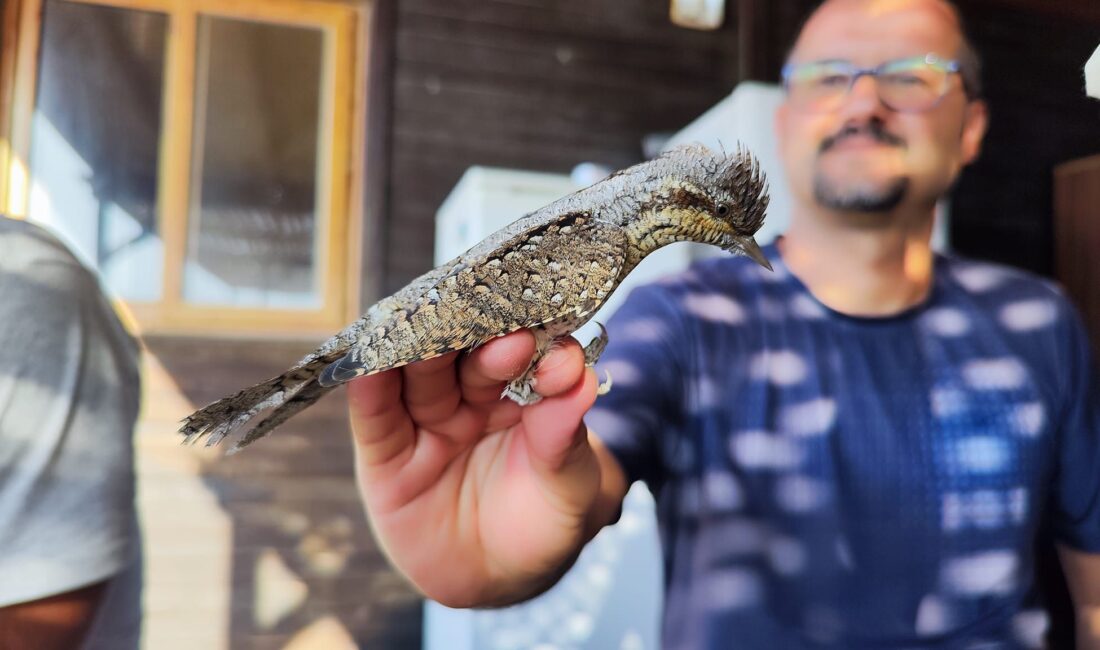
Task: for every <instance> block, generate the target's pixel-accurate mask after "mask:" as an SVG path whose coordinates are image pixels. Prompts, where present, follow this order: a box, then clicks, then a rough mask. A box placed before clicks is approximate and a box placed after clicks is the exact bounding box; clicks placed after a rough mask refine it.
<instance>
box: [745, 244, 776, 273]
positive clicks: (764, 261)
mask: <svg viewBox="0 0 1100 650" xmlns="http://www.w3.org/2000/svg"><path fill="white" fill-rule="evenodd" d="M740 243H741V250H743V251H745V255H748V256H749V257H750V258H752V261H754V262H756V263H757V264H759V265H760V266H763V267H764V268H766V269H768V270H769V271H771V270H772V264H771V262H769V261H768V258H767V257H765V256H764V251H762V250H760V244H757V243H756V240H755V239H753V238H752V237H744V238H741V239H740Z"/></svg>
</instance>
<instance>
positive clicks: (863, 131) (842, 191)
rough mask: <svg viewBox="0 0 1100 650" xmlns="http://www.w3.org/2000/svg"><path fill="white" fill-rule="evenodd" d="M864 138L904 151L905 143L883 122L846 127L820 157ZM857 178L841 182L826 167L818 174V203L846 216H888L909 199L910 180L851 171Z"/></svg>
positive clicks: (827, 143)
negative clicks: (846, 141) (906, 196)
mask: <svg viewBox="0 0 1100 650" xmlns="http://www.w3.org/2000/svg"><path fill="white" fill-rule="evenodd" d="M853 136H864V137H869V138H871V139H873V140H874V141H876V142H878V143H880V144H882V145H885V146H888V147H896V148H897V149H898V150H904V149H905V147H906V144H905V141H904V140H903V139H902V138H900V137H898V136H897V135H894V134H893V133H890V132H889V131H887V130H886V128H885V126H884V125H883V123H882V122H881V121H880V120H877V119H872V120H870V121H869V122H867V123H865V124H858V125H857V124H849V125H845V127H844V128H842V129H841V130H840V131H839V132H837V133H835V134H834V135H832V136H830V137H828V138H826V139H825V140H824V141H822V143H821V146H820V148H819V149H818V156H822V155H825V154H826V153H827V152H829V151H830V150H831V149H833V147H835V146H836V145H837V144H839V143H841V142H843V141H844V140H846V139H847V138H849V137H853ZM848 172H849V174H851V173H853V172H854V173H855V177H854V178H850V179H847V180H839V179H835V178H832V177H830V175H829V174H828V173H826V172H825V170H823V169H822V167H820V166H818V167H817V168H816V170H815V171H814V179H813V180H814V185H813V190H814V200H815V201H817V203H818V205H821V206H822V207H825V208H829V209H832V210H839V211H844V212H888V211H890V210H893V209H894V208H896V207H897V206H898V204H900V203H901V201H902V199H904V198H905V194H906V192H907V191H908V189H909V179H908V178H907V177H904V176H892V177H885V178H882V177H878V178H876V177H875V176H877V175H876V174H875V173H874V172H873V170H866V169H865V170H852V169H849V170H848Z"/></svg>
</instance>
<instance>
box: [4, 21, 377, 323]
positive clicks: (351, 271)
mask: <svg viewBox="0 0 1100 650" xmlns="http://www.w3.org/2000/svg"><path fill="white" fill-rule="evenodd" d="M66 1H68V2H76V3H80V4H89V5H97V6H104V7H115V8H121V9H132V10H139V11H150V12H156V13H161V14H164V15H165V16H166V17H167V18H168V32H167V34H166V36H167V40H166V45H165V64H164V65H165V67H164V88H163V89H162V102H161V103H162V107H161V130H160V136H159V140H158V178H157V219H158V227H159V235H160V237H161V239H162V241H163V243H164V257H163V264H164V269H163V279H162V291H161V296H162V297H161V299H160V300H159V301H156V302H138V301H129V300H128V301H125V302H123V301H118V302H116V305H117V306H118V308H119V311H120V312H121V313H122V314H123V316H124V317H125V318H126V320H127V321H128V322H129V324H130V325H131V326H132V327H133V328H135V330H136V331H137V332H139V333H147V334H170V335H231V336H265V335H281V336H292V337H314V336H316V335H324V334H330V333H331V332H332V331H334V330H335V329H339V328H340V327H342V326H343V325H345V324H346V323H347V322H349V321H350V320H352V319H353V318H354V317H355V316H356V315H357V314H358V307H359V295H360V288H361V287H360V273H359V269H360V268H361V264H362V260H361V254H362V233H363V223H362V221H363V218H362V215H363V208H362V205H363V182H362V179H363V177H364V174H363V164H364V155H365V151H366V133H365V119H364V118H365V114H366V87H367V85H366V71H367V61H366V54H367V46H366V43H365V41H366V35H367V34H369V33H370V29H369V24H370V20H371V13H372V11H371V10H372V9H373V4H374V3H369V4H368V3H366V2H338V1H326V0H66ZM43 3H44V0H9V1H8V2H5V3H4V4H5V7H4V15H3V27H2V29H3V33H2V37H0V38H2V42H3V53H2V56H0V207H2V208H3V209H4V211H5V212H6V214H7V215H9V216H12V217H15V218H25V217H26V215H27V204H28V200H29V190H30V182H31V179H30V178H29V173H30V169H29V166H28V160H29V152H30V149H31V142H30V140H31V118H32V116H33V112H34V105H35V99H36V97H35V94H36V83H37V77H38V69H37V68H38V60H39V38H40V34H41V30H42V9H43ZM199 15H205V16H214V17H218V18H229V19H239V20H247V21H253V22H261V23H269V24H281V25H288V26H300V27H309V28H314V29H320V30H321V31H322V34H323V54H322V62H323V63H322V74H323V77H322V86H321V87H322V92H321V115H322V118H321V123H320V128H319V130H318V135H319V137H318V140H319V147H318V158H317V166H318V167H317V168H318V174H317V178H318V180H319V183H318V192H317V222H316V223H317V227H316V235H315V251H316V254H315V256H314V259H315V265H316V266H315V269H316V273H317V284H316V285H315V286H317V288H318V291H319V295H320V296H321V307H320V308H319V309H315V310H311V309H260V308H238V307H231V306H206V305H194V304H188V303H187V302H185V301H184V299H183V270H184V262H185V255H186V247H187V236H188V219H189V216H188V211H189V207H190V206H189V201H190V199H191V192H190V188H191V179H190V175H191V170H192V153H193V150H192V147H193V138H192V133H193V124H194V123H193V117H194V115H193V110H194V105H195V94H196V91H195V87H194V82H195V59H196V50H195V48H196V30H197V26H198V17H199Z"/></svg>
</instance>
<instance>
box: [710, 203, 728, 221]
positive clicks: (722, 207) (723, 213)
mask: <svg viewBox="0 0 1100 650" xmlns="http://www.w3.org/2000/svg"><path fill="white" fill-rule="evenodd" d="M714 214H716V215H718V216H719V217H723V218H725V217H728V216H729V215H730V206H728V205H726V204H725V203H719V204H718V206H717V207H715V208H714Z"/></svg>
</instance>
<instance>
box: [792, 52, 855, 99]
mask: <svg viewBox="0 0 1100 650" xmlns="http://www.w3.org/2000/svg"><path fill="white" fill-rule="evenodd" d="M852 74H853V72H852V65H851V64H850V63H845V62H843V61H822V62H815V63H803V64H799V65H796V66H793V67H791V69H790V74H789V75H788V76H787V93H788V97H789V98H790V101H791V103H792V104H794V105H796V106H798V107H800V108H803V109H806V110H811V111H828V110H833V109H835V108H836V107H837V106H838V105H839V104H840V103H841V102H842V101H843V100H844V96H845V95H846V94H847V92H848V87H849V86H851V85H852Z"/></svg>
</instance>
